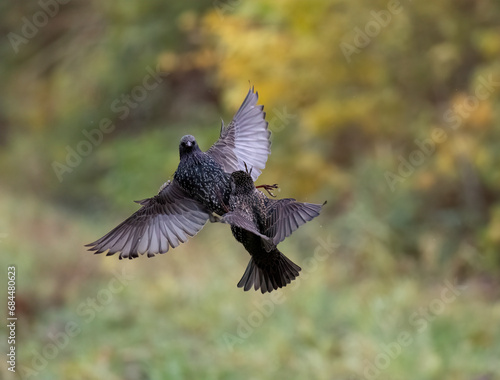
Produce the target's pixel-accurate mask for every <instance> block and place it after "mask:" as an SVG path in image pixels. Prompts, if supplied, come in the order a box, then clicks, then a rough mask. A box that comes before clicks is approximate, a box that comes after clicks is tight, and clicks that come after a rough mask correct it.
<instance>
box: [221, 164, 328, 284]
mask: <svg viewBox="0 0 500 380" xmlns="http://www.w3.org/2000/svg"><path fill="white" fill-rule="evenodd" d="M251 172H252V170H251V171H250V173H251ZM250 173H246V172H244V171H235V172H233V173H232V174H231V195H230V197H229V211H228V212H227V213H226V214H224V215H223V216H222V217H221V218H217V221H220V222H223V223H228V224H230V225H231V232H232V233H233V235H234V237H235V238H236V240H238V241H239V242H240V243H242V244H243V246H244V247H245V249H246V250H247V251H248V253H250V255H251V256H252V257H251V258H250V262H249V263H248V266H247V269H246V270H245V273H244V274H243V277H242V278H241V280H240V282H239V283H238V287H239V288H241V287H243V289H244V290H245V291H247V290H249V289H251V288H252V286H254V288H255V290H258V289H259V288H260V289H261V292H262V293H265V292H271V291H272V290H274V289H278V288H281V287H283V286H286V285H287V284H289V283H290V282H291V281H292V280H294V279H295V278H296V277H297V276H298V275H299V271H300V270H301V268H300V267H299V266H298V265H297V264H295V263H293V262H292V261H291V260H290V259H288V258H287V257H286V256H285V255H283V253H281V252H280V251H279V250H278V248H277V245H278V243H280V242H281V241H283V240H284V239H285V238H286V237H288V236H290V235H291V233H292V232H293V231H295V230H296V229H297V228H299V227H300V226H301V225H302V224H304V223H306V222H308V221H310V220H312V219H313V218H315V217H317V216H318V215H319V213H320V211H321V208H322V207H323V205H324V203H323V205H320V204H314V203H301V202H297V201H296V200H295V199H293V198H285V199H278V200H275V199H270V198H268V197H266V196H265V195H264V194H263V193H262V192H261V191H259V190H257V189H256V188H255V185H254V183H253V178H252V176H251V174H250ZM265 188H266V186H265ZM325 203H326V202H325Z"/></svg>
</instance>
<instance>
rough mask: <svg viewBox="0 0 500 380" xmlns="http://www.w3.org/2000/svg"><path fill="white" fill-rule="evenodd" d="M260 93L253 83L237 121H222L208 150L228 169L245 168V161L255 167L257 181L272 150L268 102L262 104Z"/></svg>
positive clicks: (254, 172) (230, 171)
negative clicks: (266, 107)
mask: <svg viewBox="0 0 500 380" xmlns="http://www.w3.org/2000/svg"><path fill="white" fill-rule="evenodd" d="M258 98H259V94H258V93H257V92H254V89H253V87H252V88H251V89H250V90H249V91H248V94H247V96H246V98H245V100H244V101H243V104H242V105H241V107H240V109H239V110H238V112H236V115H234V118H233V121H231V123H229V125H228V126H227V127H224V124H222V127H221V133H220V137H219V140H217V141H216V142H215V144H214V145H212V147H211V148H210V149H209V150H208V151H207V153H208V154H209V155H211V156H212V157H213V158H214V160H215V161H217V162H218V163H219V164H220V165H221V166H222V167H223V168H224V171H226V172H227V173H232V172H234V171H236V170H245V163H246V164H247V166H248V168H249V169H250V168H251V169H253V170H252V173H251V175H252V179H253V180H254V181H255V180H256V179H257V177H258V176H259V175H260V173H261V172H262V169H264V168H265V166H266V162H267V157H268V156H269V154H270V153H271V141H270V140H269V137H270V136H271V132H269V130H268V129H267V121H266V120H265V117H266V113H265V112H264V111H263V110H264V106H258V105H257V100H258Z"/></svg>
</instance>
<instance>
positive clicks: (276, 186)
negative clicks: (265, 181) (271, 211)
mask: <svg viewBox="0 0 500 380" xmlns="http://www.w3.org/2000/svg"><path fill="white" fill-rule="evenodd" d="M255 188H256V189H259V188H262V189H264V190H266V191H267V192H268V193H269V195H270V196H271V197H273V198H276V195H274V194H273V193H272V192H271V190H275V189H277V188H278V184H277V183H275V184H274V185H259V186H255Z"/></svg>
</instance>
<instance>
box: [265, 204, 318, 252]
mask: <svg viewBox="0 0 500 380" xmlns="http://www.w3.org/2000/svg"><path fill="white" fill-rule="evenodd" d="M269 201H270V202H269V203H268V205H267V210H266V215H267V219H266V230H265V231H264V233H265V235H266V236H269V237H270V238H272V239H273V243H274V244H275V245H278V243H280V242H282V241H283V240H285V238H286V237H288V236H290V235H291V234H292V232H293V231H295V230H296V229H297V228H299V227H300V226H301V225H303V224H304V223H306V222H309V221H310V220H313V219H314V218H315V217H317V216H318V215H319V213H320V212H321V208H322V207H323V205H324V204H325V203H326V202H325V203H323V204H322V205H319V204H314V203H301V202H297V201H296V200H295V199H293V198H285V199H279V200H271V199H270V200H269Z"/></svg>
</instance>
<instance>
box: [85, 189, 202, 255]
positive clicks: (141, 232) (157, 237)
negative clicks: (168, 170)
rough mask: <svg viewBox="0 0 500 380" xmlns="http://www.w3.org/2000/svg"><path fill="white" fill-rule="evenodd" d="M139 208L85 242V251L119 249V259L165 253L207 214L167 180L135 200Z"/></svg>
mask: <svg viewBox="0 0 500 380" xmlns="http://www.w3.org/2000/svg"><path fill="white" fill-rule="evenodd" d="M137 203H139V204H141V205H142V207H141V208H140V209H139V210H138V211H137V212H135V213H134V214H132V215H131V216H130V217H129V218H128V219H126V220H125V221H124V222H122V223H121V224H119V225H118V226H117V227H115V228H114V229H113V230H111V231H110V232H109V233H107V234H106V235H104V236H103V237H102V238H100V239H99V240H96V241H95V242H93V243H90V244H87V245H86V247H90V248H89V251H94V252H95V253H103V252H106V251H108V253H107V256H110V255H113V254H115V253H118V252H120V259H123V258H129V259H133V258H135V257H138V256H139V254H141V255H143V254H145V253H147V255H148V257H152V256H154V255H155V254H156V253H165V252H167V251H168V250H169V248H170V247H172V248H175V247H177V246H178V245H179V244H181V243H184V242H185V241H187V239H188V237H190V236H194V235H196V233H198V231H200V230H201V229H202V227H203V226H204V225H205V223H206V221H207V220H208V217H209V212H208V211H207V210H206V209H205V208H204V206H203V205H201V204H200V203H199V202H197V201H195V200H193V199H191V198H189V197H188V196H187V195H186V194H185V193H184V191H183V190H182V189H181V188H180V187H179V186H178V185H177V184H176V183H175V182H168V183H167V184H166V185H164V186H163V187H162V189H161V190H160V192H159V193H158V195H156V196H154V197H152V198H148V199H144V200H142V201H137Z"/></svg>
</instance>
